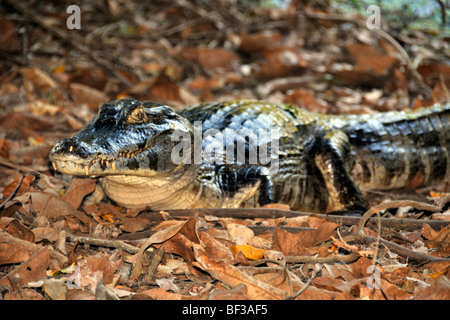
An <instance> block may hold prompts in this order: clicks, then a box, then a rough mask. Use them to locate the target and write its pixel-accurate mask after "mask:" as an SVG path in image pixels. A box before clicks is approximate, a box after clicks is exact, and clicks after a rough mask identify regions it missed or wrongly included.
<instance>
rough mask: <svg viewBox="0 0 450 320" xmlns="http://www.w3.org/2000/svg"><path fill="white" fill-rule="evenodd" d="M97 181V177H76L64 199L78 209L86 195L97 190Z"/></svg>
mask: <svg viewBox="0 0 450 320" xmlns="http://www.w3.org/2000/svg"><path fill="white" fill-rule="evenodd" d="M96 184H97V181H96V180H95V179H82V178H75V179H73V180H72V182H71V183H70V186H69V188H68V189H67V191H66V193H65V194H64V196H63V197H62V199H63V200H64V201H65V202H67V203H68V204H70V205H71V206H72V207H74V208H75V209H78V208H79V207H80V205H81V202H82V201H83V199H84V197H85V196H87V195H88V194H90V193H91V192H93V191H94V190H95V186H96Z"/></svg>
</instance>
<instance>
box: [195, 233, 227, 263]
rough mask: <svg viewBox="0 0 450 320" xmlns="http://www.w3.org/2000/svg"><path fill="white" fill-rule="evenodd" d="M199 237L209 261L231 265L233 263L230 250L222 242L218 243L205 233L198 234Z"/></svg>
mask: <svg viewBox="0 0 450 320" xmlns="http://www.w3.org/2000/svg"><path fill="white" fill-rule="evenodd" d="M199 237H200V240H201V241H202V243H203V245H204V246H205V252H206V254H207V255H208V256H209V257H210V258H211V259H214V260H220V261H223V262H225V263H232V262H233V261H234V256H233V254H232V253H231V251H230V249H229V248H228V247H227V246H225V245H224V244H223V243H222V242H220V241H218V240H217V239H215V238H214V237H212V236H211V235H210V234H208V233H206V232H200V233H199Z"/></svg>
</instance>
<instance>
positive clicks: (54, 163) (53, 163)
mask: <svg viewBox="0 0 450 320" xmlns="http://www.w3.org/2000/svg"><path fill="white" fill-rule="evenodd" d="M52 166H53V169H55V171H56V162H55V161H52Z"/></svg>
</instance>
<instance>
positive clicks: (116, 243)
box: [66, 234, 139, 254]
mask: <svg viewBox="0 0 450 320" xmlns="http://www.w3.org/2000/svg"><path fill="white" fill-rule="evenodd" d="M66 237H67V239H69V241H72V242H76V241H78V242H80V243H86V244H93V245H96V246H101V247H108V248H116V249H120V250H123V251H126V252H128V253H132V254H136V253H138V252H139V248H138V247H135V246H132V245H129V244H127V243H125V242H123V241H121V240H107V239H96V238H91V237H82V236H75V235H72V234H68V235H67V236H66Z"/></svg>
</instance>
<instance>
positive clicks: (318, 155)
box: [313, 130, 367, 213]
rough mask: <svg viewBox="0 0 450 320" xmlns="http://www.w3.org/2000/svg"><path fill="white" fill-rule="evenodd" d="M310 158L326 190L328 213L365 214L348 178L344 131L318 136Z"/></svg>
mask: <svg viewBox="0 0 450 320" xmlns="http://www.w3.org/2000/svg"><path fill="white" fill-rule="evenodd" d="M313 159H314V164H315V165H316V167H317V168H318V169H319V171H320V173H321V174H322V177H323V180H324V182H325V186H326V188H327V191H328V212H335V213H343V212H354V213H361V212H364V211H366V208H367V204H366V201H365V200H364V198H363V195H362V193H361V191H360V190H359V188H358V186H357V185H356V184H355V182H354V181H353V178H352V176H351V175H350V170H351V164H352V159H351V157H350V144H349V141H348V137H347V135H346V134H345V133H344V132H342V131H339V130H329V131H325V132H323V133H322V134H320V135H319V137H318V139H316V141H315V143H314V147H313Z"/></svg>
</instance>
